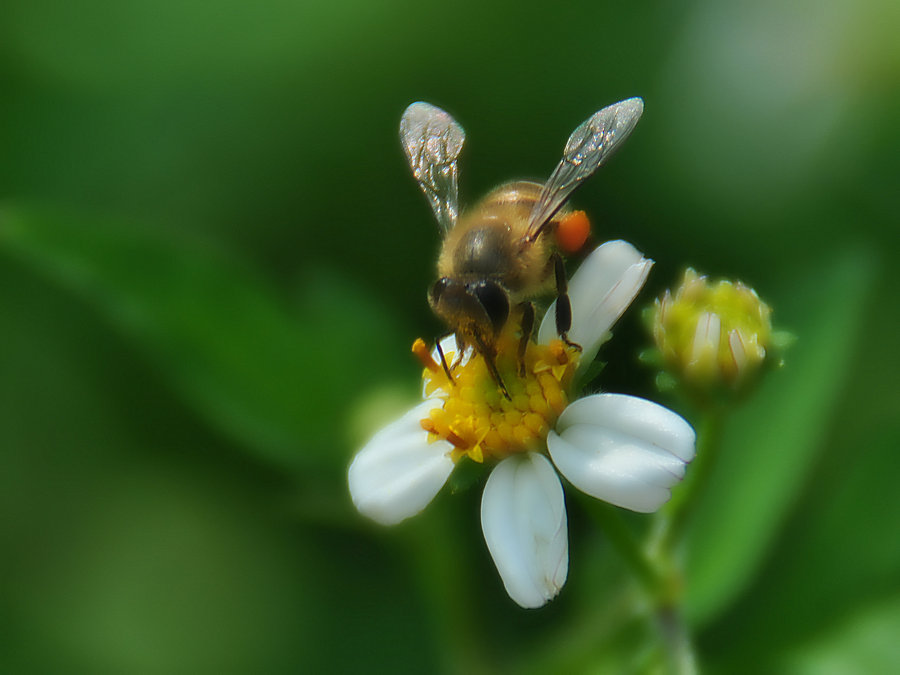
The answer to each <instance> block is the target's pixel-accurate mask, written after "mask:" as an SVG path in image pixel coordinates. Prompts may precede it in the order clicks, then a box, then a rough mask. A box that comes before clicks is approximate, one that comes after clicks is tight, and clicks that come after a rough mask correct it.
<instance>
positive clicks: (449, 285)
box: [400, 98, 644, 398]
mask: <svg viewBox="0 0 900 675" xmlns="http://www.w3.org/2000/svg"><path fill="white" fill-rule="evenodd" d="M643 109H644V103H643V101H642V100H641V99H640V98H629V99H626V100H624V101H621V102H619V103H615V104H613V105H610V106H608V107H606V108H603V109H602V110H599V111H598V112H596V113H594V114H593V115H591V116H590V117H589V118H588V119H587V120H585V121H584V122H583V123H582V124H580V125H579V126H578V127H577V128H576V129H575V131H573V132H572V135H571V136H569V140H568V142H567V143H566V147H565V150H564V151H563V156H562V159H561V160H560V162H559V164H558V165H557V166H556V169H554V171H553V173H552V174H551V175H550V178H549V179H548V180H547V181H546V182H545V183H543V184H542V183H536V182H531V181H515V182H510V183H505V184H503V185H500V186H499V187H497V188H495V189H494V190H492V191H491V192H489V193H488V194H487V195H486V196H485V197H484V198H483V199H482V200H481V201H479V202H477V203H476V204H475V205H474V206H472V207H471V208H469V209H467V210H466V212H465V213H463V214H462V215H460V212H459V197H458V166H457V160H458V158H459V155H460V153H461V151H462V147H463V144H464V142H465V137H466V135H465V132H464V131H463V128H462V127H461V126H460V125H459V124H458V123H457V122H456V121H455V120H454V119H453V118H452V117H451V116H450V115H449V114H448V113H447V112H445V111H443V110H441V109H440V108H438V107H436V106H433V105H431V104H430V103H424V102H421V101H420V102H417V103H413V104H412V105H410V106H409V107H408V108H407V109H406V111H405V112H404V113H403V116H402V118H401V120H400V141H401V143H402V145H403V149H404V151H405V153H406V157H407V159H408V160H409V165H410V167H411V168H412V173H413V176H414V177H415V179H416V181H417V182H418V184H419V187H420V188H421V190H422V192H424V193H425V197H426V198H427V199H428V202H429V204H430V205H431V209H432V211H433V212H434V215H435V217H436V219H437V222H438V225H439V226H440V228H441V231H442V234H443V243H442V245H441V252H440V255H439V257H438V262H437V273H438V279H437V281H436V282H435V283H434V284H433V285H432V286H431V288H430V290H429V291H428V302H429V304H430V305H431V308H432V310H433V311H434V313H435V314H436V315H437V316H438V317H439V318H440V319H441V320H443V322H444V323H445V324H446V325H447V326H448V328H449V329H450V331H451V333H455V334H456V340H457V344H458V346H459V349H458V351H457V354H458V355H461V354H462V353H463V351H464V350H465V348H466V347H467V346H469V345H471V346H473V347H474V348H475V349H476V350H477V351H478V352H479V353H480V354H481V355H482V356H483V357H484V360H485V363H486V364H487V367H488V370H489V371H490V373H491V375H492V377H493V378H494V380H495V381H496V382H497V384H498V386H499V387H500V389H501V391H502V392H503V394H504V395H505V396H506V397H507V398H508V397H509V393H508V391H507V389H506V387H505V385H504V384H503V380H502V379H501V377H500V374H499V372H498V371H497V367H496V355H497V354H496V346H495V341H496V338H497V336H498V335H499V334H500V333H501V332H502V331H503V329H504V327H505V326H506V325H507V322H508V321H509V320H510V316H511V314H512V313H513V312H518V313H519V314H520V316H521V319H520V327H521V332H522V336H521V339H520V343H519V350H518V362H519V367H520V369H521V368H522V367H524V355H525V349H526V347H527V345H528V341H529V340H530V339H531V332H532V330H533V328H534V305H533V304H532V299H533V298H535V297H537V296H540V295H542V294H546V293H549V292H550V291H552V290H554V289H555V292H556V298H557V302H556V316H555V319H556V330H557V333H558V334H559V336H560V338H561V339H562V340H564V341H565V342H566V343H567V344H569V345H571V346H575V347H577V345H574V344H573V343H571V342H569V340H568V337H567V333H568V331H569V329H570V328H571V324H572V310H571V305H570V303H569V297H568V291H567V282H566V272H565V265H564V262H563V258H562V256H561V254H560V251H561V250H562V251H564V252H566V253H574V252H576V251H577V250H578V249H579V248H581V246H582V245H583V243H584V241H585V240H586V239H587V236H588V233H589V230H590V224H589V222H588V219H587V217H586V216H585V215H584V213H583V212H581V211H571V210H570V209H568V208H567V206H566V203H567V201H568V199H569V197H571V195H572V193H573V192H574V191H575V190H576V188H578V187H579V186H580V185H581V184H582V183H583V182H584V181H585V180H587V178H589V177H590V176H591V175H592V174H593V173H594V171H596V170H597V169H598V168H599V167H600V165H601V164H603V163H604V162H605V161H606V160H607V159H609V157H610V156H611V155H612V153H613V151H614V150H616V149H617V148H618V147H619V146H620V145H621V144H622V142H623V141H624V140H625V139H626V138H627V137H628V136H629V134H630V133H631V132H632V130H633V129H634V127H635V125H636V124H637V122H638V119H640V116H641V113H642V112H643ZM438 347H439V348H440V345H439V343H438ZM441 362H442V364H443V366H444V369H445V371H446V372H447V375H448V377H449V379H450V381H451V382H452V381H453V378H452V376H451V374H450V373H451V370H452V368H450V367H448V366H447V363H446V361H445V360H444V358H443V353H441Z"/></svg>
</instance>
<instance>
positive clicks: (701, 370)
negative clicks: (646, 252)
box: [651, 268, 772, 390]
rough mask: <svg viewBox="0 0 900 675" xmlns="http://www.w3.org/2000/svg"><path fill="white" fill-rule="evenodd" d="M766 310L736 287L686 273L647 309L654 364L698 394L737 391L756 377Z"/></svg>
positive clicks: (766, 338)
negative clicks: (710, 391)
mask: <svg viewBox="0 0 900 675" xmlns="http://www.w3.org/2000/svg"><path fill="white" fill-rule="evenodd" d="M770 314H771V310H770V309H769V306H768V305H766V303H764V302H763V301H762V300H760V299H759V296H758V295H757V294H756V291H754V290H753V289H752V288H750V287H748V286H745V285H744V284H742V283H741V282H740V281H737V282H731V281H729V280H726V279H723V280H720V281H717V282H710V281H709V280H708V279H707V278H706V277H705V276H700V275H698V274H697V273H696V272H695V271H694V270H692V269H690V268H688V269H687V270H686V271H685V273H684V279H683V280H682V282H681V285H680V286H679V287H678V288H677V289H676V291H675V294H674V295H673V294H672V293H671V292H670V291H666V292H665V294H664V295H663V296H662V298H660V299H658V300H657V301H656V303H655V306H654V307H653V308H652V313H651V319H652V330H653V337H654V340H655V341H656V348H657V350H658V352H659V353H658V354H657V359H658V360H659V361H660V362H661V365H662V366H663V367H664V368H665V369H666V370H667V371H668V373H669V374H670V375H671V376H673V377H674V378H676V380H678V381H680V382H682V383H684V384H685V385H687V386H689V387H691V388H693V389H695V390H696V389H700V390H711V389H716V388H720V387H722V386H724V387H726V388H730V389H735V390H736V389H740V388H742V386H743V385H744V384H745V383H746V382H748V381H749V380H750V379H752V377H753V376H754V375H755V374H756V373H757V372H758V371H759V368H760V366H761V365H762V364H763V362H764V361H765V359H766V354H767V349H769V348H770V343H771V338H772V324H771V321H770Z"/></svg>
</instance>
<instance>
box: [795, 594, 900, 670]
mask: <svg viewBox="0 0 900 675" xmlns="http://www.w3.org/2000/svg"><path fill="white" fill-rule="evenodd" d="M898 635H900V596H894V597H891V598H889V599H888V600H882V601H880V602H879V603H877V604H873V605H872V606H870V607H867V608H865V609H864V610H862V611H859V612H856V613H853V614H849V615H847V616H845V617H844V620H843V621H842V622H841V623H840V624H839V625H837V626H835V627H834V628H833V629H832V630H830V631H828V632H825V633H822V634H821V635H819V636H817V639H815V640H813V641H810V642H809V643H807V644H803V645H800V646H799V647H797V648H796V649H794V650H792V652H791V653H789V654H788V655H787V656H786V657H785V659H784V662H783V664H782V665H781V667H780V668H778V670H777V672H784V673H793V674H795V675H843V674H844V673H893V672H896V670H897V664H898V663H900V641H898V640H897V636H898Z"/></svg>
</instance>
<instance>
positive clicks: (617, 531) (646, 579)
mask: <svg viewBox="0 0 900 675" xmlns="http://www.w3.org/2000/svg"><path fill="white" fill-rule="evenodd" d="M579 495H581V493H579ZM580 499H581V501H582V503H583V505H584V508H585V510H586V511H587V512H588V513H589V514H590V515H591V517H592V518H593V519H594V522H596V523H597V525H599V526H600V529H601V530H603V533H604V534H605V535H606V536H607V538H608V539H609V541H610V542H611V543H612V544H613V546H615V547H616V549H617V550H618V552H619V555H621V556H622V558H623V560H624V561H625V562H626V564H627V565H628V566H629V567H630V568H631V569H632V571H633V572H634V573H635V575H636V576H637V578H638V579H639V580H640V582H641V585H642V586H643V587H644V590H646V591H647V593H648V595H649V596H650V597H651V598H655V597H657V595H659V593H660V590H661V587H662V582H663V578H662V575H661V573H660V570H659V569H658V566H657V565H656V564H655V563H654V561H653V560H651V559H650V558H649V557H648V556H647V553H646V551H644V549H643V548H642V547H641V545H640V544H639V543H638V541H637V539H636V538H635V537H634V535H633V534H632V532H631V530H630V529H629V528H628V526H627V525H626V524H625V522H624V520H623V519H622V516H621V514H620V513H619V511H618V509H616V507H613V506H609V505H608V504H604V503H603V502H601V501H598V500H597V499H594V498H593V497H589V496H587V495H583V496H580Z"/></svg>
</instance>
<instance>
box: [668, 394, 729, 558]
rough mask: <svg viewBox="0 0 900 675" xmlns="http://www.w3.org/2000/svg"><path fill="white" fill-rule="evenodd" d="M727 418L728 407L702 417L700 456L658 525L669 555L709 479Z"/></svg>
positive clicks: (698, 449) (698, 455)
mask: <svg viewBox="0 0 900 675" xmlns="http://www.w3.org/2000/svg"><path fill="white" fill-rule="evenodd" d="M724 419H725V413H724V410H723V409H715V410H711V411H709V412H707V413H706V414H705V415H704V416H703V418H702V419H701V420H700V424H699V429H698V433H697V455H696V457H695V459H694V461H693V462H692V463H691V465H690V466H689V467H688V469H687V476H686V477H685V481H684V483H683V484H682V485H680V486H678V487H676V488H675V489H674V490H673V491H672V499H671V500H670V501H669V503H668V504H667V505H666V507H665V508H664V509H663V510H662V511H661V513H660V516H659V522H658V525H657V528H656V530H657V533H658V536H659V539H658V540H657V541H658V543H657V546H658V547H659V550H660V551H663V552H665V554H666V555H667V554H669V553H671V552H672V551H674V550H675V548H676V547H677V546H678V544H679V543H680V542H681V538H682V536H683V534H684V528H685V526H686V524H687V522H688V521H689V517H690V515H691V512H692V510H693V508H694V506H695V505H696V503H697V498H698V496H699V495H700V494H702V492H703V490H704V489H705V488H706V484H707V483H708V482H709V476H710V474H711V473H712V471H713V467H714V466H715V464H716V461H717V458H718V454H719V447H720V446H721V445H722V444H721V439H722V428H723V426H724V425H723V421H724Z"/></svg>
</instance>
